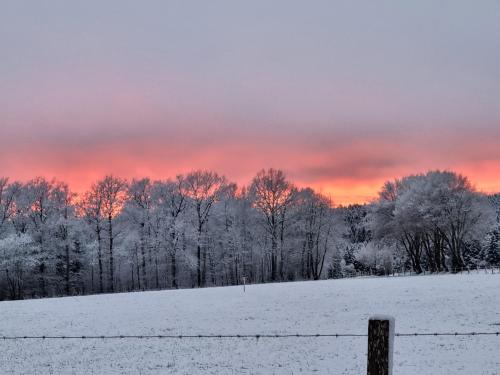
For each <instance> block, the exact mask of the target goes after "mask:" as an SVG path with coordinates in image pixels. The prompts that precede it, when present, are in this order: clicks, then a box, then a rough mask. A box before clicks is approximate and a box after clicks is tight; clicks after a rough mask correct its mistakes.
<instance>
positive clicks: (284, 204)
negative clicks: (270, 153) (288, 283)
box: [249, 168, 297, 281]
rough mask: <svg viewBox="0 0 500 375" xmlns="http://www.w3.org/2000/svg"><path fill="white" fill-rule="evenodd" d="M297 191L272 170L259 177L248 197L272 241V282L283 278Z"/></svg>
mask: <svg viewBox="0 0 500 375" xmlns="http://www.w3.org/2000/svg"><path fill="white" fill-rule="evenodd" d="M296 191H297V190H296V188H295V186H294V185H293V184H292V183H291V182H290V181H288V180H287V178H286V176H285V174H284V173H283V171H280V170H276V169H272V168H271V169H268V170H267V171H266V170H261V171H260V172H259V173H257V175H256V176H255V177H254V179H253V181H252V184H251V186H250V190H249V193H250V197H251V199H252V202H253V205H254V207H255V208H256V209H257V210H258V211H259V212H260V213H261V215H262V217H263V219H264V222H263V225H264V227H265V228H266V231H267V232H268V235H269V236H270V240H271V248H270V252H269V256H270V260H271V280H272V281H275V280H278V274H280V276H281V277H283V275H282V272H281V271H282V270H283V259H284V256H283V255H284V254H283V244H284V236H285V228H286V225H287V219H288V216H287V214H288V213H289V210H290V208H291V206H292V204H293V201H294V199H295V197H296ZM278 250H280V252H278Z"/></svg>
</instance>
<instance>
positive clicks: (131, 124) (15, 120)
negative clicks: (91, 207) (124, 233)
mask: <svg viewBox="0 0 500 375" xmlns="http://www.w3.org/2000/svg"><path fill="white" fill-rule="evenodd" d="M268 167H275V168H281V169H283V170H284V171H285V172H286V173H287V175H288V176H289V177H290V179H292V180H293V181H294V182H295V183H296V184H297V185H299V186H306V185H307V186H312V187H314V188H315V189H317V190H318V191H322V192H323V193H328V194H331V195H332V197H333V200H334V201H335V202H337V203H348V202H364V201H367V200H369V199H370V198H372V197H374V196H375V195H376V193H377V191H378V189H379V188H380V186H381V184H382V183H383V182H384V181H385V180H387V179H392V178H395V177H400V176H402V175H405V174H408V173H416V172H424V171H426V170H428V169H436V168H440V169H453V170H456V171H458V172H461V173H464V174H466V175H468V176H469V177H470V178H471V180H472V182H473V183H474V184H475V185H476V186H477V188H478V189H479V190H482V191H486V192H493V191H500V1H496V0H491V1H481V0H480V1H470V0H467V1H459V0H450V1H436V0H424V1H422V0H419V1H413V2H409V1H371V0H366V1H351V0H349V1H347V0H346V1H334V0H327V1H305V0H303V1H291V0H283V1H275V0H271V1H270V0H262V1H255V0H253V1H235V0H225V1H220V0H215V1H214V0H211V1H204V0H197V1H186V0H179V1H173V0H161V1H160V0H158V1H153V0H150V1H123V0H120V1H118V0H116V1H89V0H86V1H66V0H60V1H56V0H53V1H41V0H40V1H38V0H37V1H35V0H33V1H19V0H12V1H9V0H6V1H2V2H1V4H0V176H9V177H10V178H11V179H13V180H15V179H19V180H23V181H24V180H27V179H29V178H32V177H34V176H38V175H42V176H46V177H48V178H51V177H56V178H58V179H61V180H64V181H67V182H68V183H69V184H70V186H71V187H72V188H73V189H74V190H76V191H82V190H84V189H86V188H87V187H88V186H89V185H90V183H91V182H92V181H94V180H95V179H97V178H99V177H102V176H103V175H105V174H108V173H113V174H115V175H120V176H122V177H127V178H133V177H143V176H150V177H151V178H165V177H169V176H174V175H175V174H177V173H182V172H187V171H189V170H191V169H200V168H201V169H211V170H215V171H217V172H219V173H221V174H225V175H226V176H227V177H228V179H230V180H232V181H236V182H238V183H240V184H247V183H249V182H250V180H251V178H252V177H253V176H254V175H255V173H256V172H257V171H258V170H259V169H261V168H268Z"/></svg>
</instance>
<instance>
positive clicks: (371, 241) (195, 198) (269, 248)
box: [0, 169, 500, 299]
mask: <svg viewBox="0 0 500 375" xmlns="http://www.w3.org/2000/svg"><path fill="white" fill-rule="evenodd" d="M499 222H500V195H489V196H488V195H486V194H483V193H480V192H477V191H476V190H475V189H474V187H473V186H472V185H471V183H470V182H469V181H468V179H467V178H466V177H464V176H461V175H459V174H456V173H453V172H447V171H445V172H442V171H432V172H428V173H426V174H419V175H412V176H407V177H404V178H402V179H398V180H395V181H390V182H387V183H386V184H385V185H384V186H383V188H382V189H381V191H380V193H379V196H378V198H377V199H375V200H374V201H373V202H370V203H368V204H363V205H350V206H346V207H344V206H335V205H334V204H333V201H332V199H331V198H330V197H327V196H325V195H322V194H319V193H317V192H315V191H314V190H312V189H310V188H301V189H299V188H297V187H296V186H295V185H294V184H293V183H292V182H291V181H290V180H289V179H287V177H286V175H285V174H284V173H283V172H282V171H280V170H275V169H268V170H261V171H260V172H258V173H257V175H256V176H255V177H254V178H253V180H252V182H251V183H250V184H249V186H245V187H238V186H237V185H236V184H235V183H232V182H229V181H228V180H227V179H226V178H225V177H224V176H221V175H219V174H217V173H215V172H211V171H193V172H190V173H187V174H185V175H178V176H176V177H175V178H172V179H166V180H159V181H152V180H150V179H148V178H143V179H134V180H131V181H127V180H125V179H122V178H119V177H115V176H106V177H104V178H102V179H101V180H99V181H96V182H95V183H94V184H92V186H91V187H90V188H89V189H88V191H86V192H85V193H83V194H80V195H76V194H75V193H73V192H72V191H71V190H70V188H69V186H68V185H67V184H66V183H64V182H60V181H55V180H52V181H49V180H47V179H45V178H42V177H37V178H34V179H32V180H30V181H28V182H25V183H21V182H17V181H12V182H11V181H9V179H8V178H0V299H23V298H35V297H48V296H60V295H76V294H91V293H106V292H107V293H113V292H121V291H133V290H148V289H163V288H192V287H205V286H215V285H238V284H240V283H242V282H243V278H244V279H245V281H246V282H247V283H265V282H275V281H287V280H318V279H321V278H327V277H342V276H346V275H350V274H355V273H356V272H359V271H370V272H373V273H381V274H382V273H387V272H392V271H393V270H402V269H412V270H413V271H415V272H417V273H419V272H422V271H423V270H428V271H430V272H454V271H456V270H458V269H459V268H463V267H467V266H472V265H476V266H477V265H500V224H499Z"/></svg>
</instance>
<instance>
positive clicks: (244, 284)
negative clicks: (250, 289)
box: [242, 276, 247, 293]
mask: <svg viewBox="0 0 500 375" xmlns="http://www.w3.org/2000/svg"><path fill="white" fill-rule="evenodd" d="M242 279H243V293H245V291H246V290H245V289H246V283H247V278H246V276H243V277H242Z"/></svg>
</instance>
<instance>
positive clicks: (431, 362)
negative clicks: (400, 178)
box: [0, 274, 500, 375]
mask: <svg viewBox="0 0 500 375" xmlns="http://www.w3.org/2000/svg"><path fill="white" fill-rule="evenodd" d="M372 314H391V315H394V316H395V318H396V332H414V331H418V332H434V331H438V332H444V331H452V332H455V331H498V330H500V275H499V274H495V275H491V274H488V275H485V274H471V275H440V276H421V277H399V278H364V279H363V278H361V279H344V280H332V281H316V282H297V283H284V284H268V285H255V286H253V285H252V286H249V287H248V286H247V290H246V293H243V289H242V288H241V287H227V288H210V289H201V290H200V289H198V290H179V291H162V292H144V293H128V294H114V295H100V296H88V297H66V298H57V299H46V300H31V301H17V302H0V336H1V335H21V336H22V335H115V334H117V335H120V334H124V335H127V334H139V335H140V334H144V335H146V334H225V333H227V334H232V333H239V334H254V333H273V334H274V333H336V332H344V333H347V332H349V333H366V331H367V319H368V317H369V316H370V315H372ZM366 347H367V340H366V338H364V337H362V338H280V339H276V338H274V339H270V338H260V339H258V340H256V339H219V338H217V339H182V340H180V339H142V340H138V339H117V340H101V339H91V340H81V339H66V340H20V341H13V340H0V373H1V374H170V373H175V374H177V373H178V374H299V373H304V374H310V373H316V374H352V375H359V374H363V373H365V366H366ZM499 348H500V337H497V336H480V337H479V336H475V337H400V338H396V343H395V358H394V364H395V369H394V374H395V375H397V374H404V375H412V374H415V375H416V374H419V375H421V374H427V375H430V374H454V375H457V374H468V375H480V374H488V375H491V374H500V349H499Z"/></svg>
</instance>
